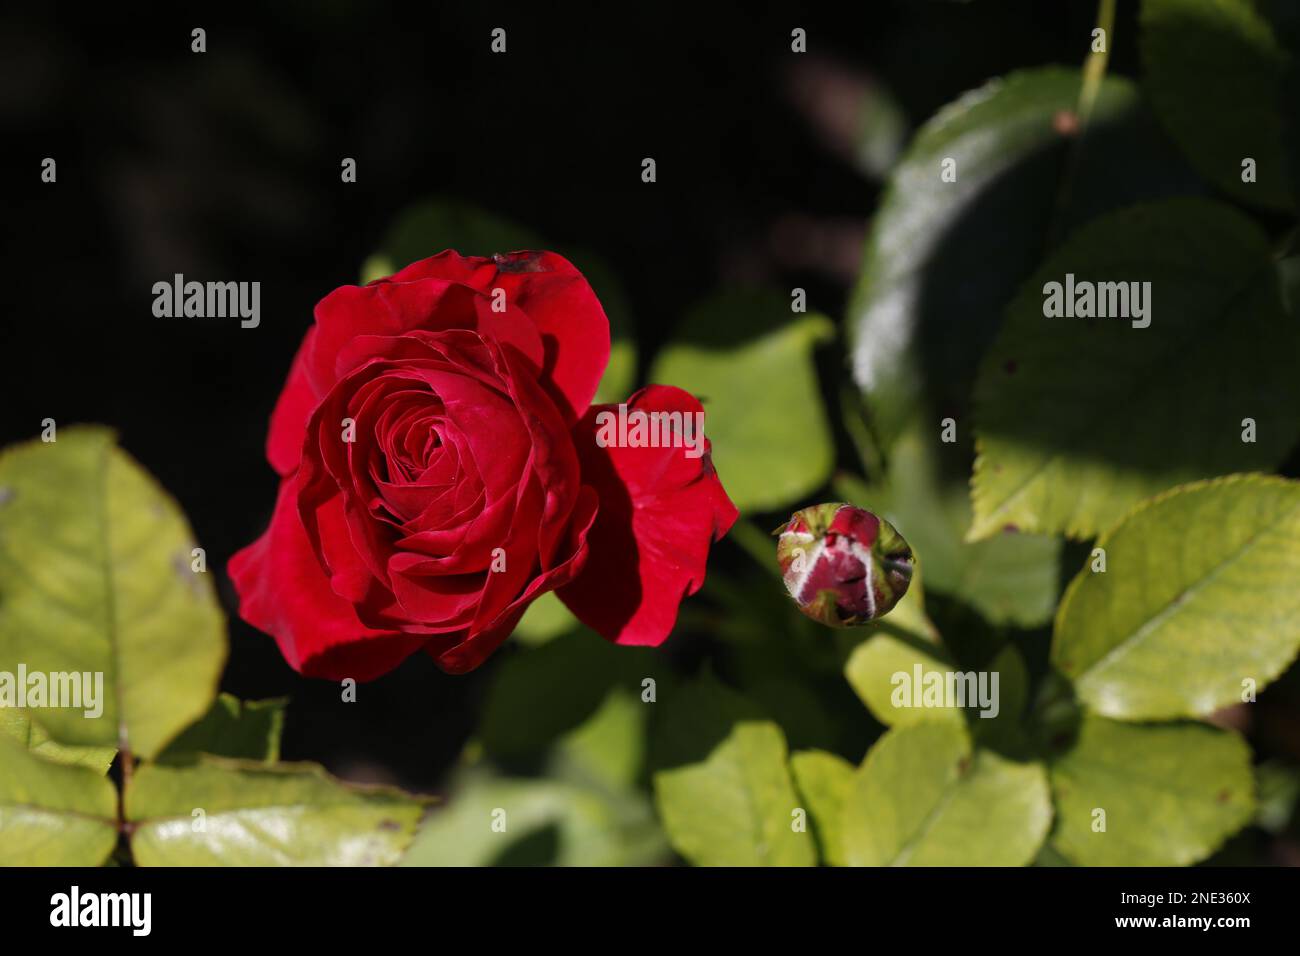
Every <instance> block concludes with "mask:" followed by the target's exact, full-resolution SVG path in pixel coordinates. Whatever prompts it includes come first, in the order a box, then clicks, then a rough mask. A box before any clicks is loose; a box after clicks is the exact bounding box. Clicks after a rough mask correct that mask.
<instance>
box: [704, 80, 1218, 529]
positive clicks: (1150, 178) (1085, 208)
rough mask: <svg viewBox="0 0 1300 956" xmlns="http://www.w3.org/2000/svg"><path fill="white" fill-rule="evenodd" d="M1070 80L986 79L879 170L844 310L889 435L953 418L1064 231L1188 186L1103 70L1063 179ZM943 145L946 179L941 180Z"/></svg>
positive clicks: (1133, 102)
mask: <svg viewBox="0 0 1300 956" xmlns="http://www.w3.org/2000/svg"><path fill="white" fill-rule="evenodd" d="M1079 86H1080V80H1079V72H1078V71H1077V70H1066V69H1060V68H1056V67H1049V68H1045V69H1035V70H1024V71H1020V72H1016V73H1012V74H1011V75H1009V76H1006V77H1004V78H1001V79H997V80H993V81H991V82H989V83H988V84H986V85H985V86H983V87H982V88H980V89H979V90H976V91H974V92H971V93H967V94H965V95H964V96H962V97H960V98H959V99H958V100H956V101H955V102H954V103H951V104H949V105H948V106H946V107H944V108H943V109H942V110H940V111H939V112H938V113H937V114H936V115H935V116H934V117H933V118H932V119H931V120H930V121H929V122H928V123H926V125H925V126H924V127H923V128H922V129H921V130H920V131H919V132H918V133H917V135H916V138H915V139H914V140H913V142H912V144H911V146H910V147H909V148H908V150H907V153H906V154H905V155H904V157H903V159H902V161H901V162H900V163H899V164H898V166H897V167H896V168H895V170H894V172H893V175H892V176H891V177H890V180H889V184H888V186H887V188H886V192H885V196H884V198H883V200H882V202H881V206H880V209H879V211H878V213H877V214H876V217H875V220H874V223H873V225H872V229H871V234H870V236H869V237H868V241H867V248H866V257H865V261H864V264H863V270H862V275H861V278H860V279H859V282H858V285H857V287H856V288H855V289H854V292H853V294H852V297H851V299H850V302H849V307H848V313H847V329H848V335H849V342H850V347H851V351H852V364H853V374H854V379H855V380H856V381H857V383H858V385H859V386H860V387H861V389H862V391H863V393H864V394H865V396H866V398H867V401H868V405H869V407H870V410H871V414H872V419H873V422H874V424H875V426H876V429H877V431H878V433H879V435H880V437H881V438H882V439H883V441H884V444H885V446H886V448H887V447H888V445H890V444H891V443H892V441H893V439H894V438H895V437H897V435H898V434H899V432H900V431H901V429H902V428H903V426H904V425H905V424H907V422H909V421H910V420H911V419H912V418H914V417H915V416H916V415H917V414H918V413H920V414H921V417H922V418H923V419H924V420H925V421H927V422H930V421H934V422H937V421H938V420H939V419H940V418H941V417H943V416H947V415H951V416H953V417H954V418H955V419H956V420H957V422H958V423H959V425H960V426H961V427H963V428H964V427H965V424H966V421H967V419H968V417H969V416H968V409H969V400H970V391H971V385H972V384H973V382H974V378H975V373H976V369H977V367H978V362H979V358H980V356H981V355H983V354H984V351H985V349H986V347H987V345H988V343H989V342H990V341H991V340H992V339H993V336H994V334H995V333H996V332H997V329H998V326H999V324H1000V323H1001V320H1002V312H1003V308H1004V306H1005V304H1006V302H1007V301H1008V300H1009V299H1010V298H1011V296H1012V295H1013V294H1014V293H1015V290H1016V289H1017V287H1019V285H1020V283H1021V282H1022V281H1023V280H1024V278H1025V276H1027V275H1029V273H1030V272H1031V271H1032V270H1033V268H1034V266H1035V265H1037V264H1038V263H1039V262H1040V261H1041V260H1042V256H1043V250H1044V248H1050V247H1051V244H1052V242H1053V241H1054V239H1055V236H1056V235H1057V234H1058V233H1059V232H1060V231H1061V230H1066V229H1069V228H1071V227H1072V226H1074V225H1077V224H1078V223H1081V222H1084V221H1086V220H1087V219H1089V218H1091V217H1092V216H1095V215H1097V214H1098V213H1101V212H1104V211H1106V210H1108V209H1116V208H1120V207H1122V206H1125V205H1127V204H1129V203H1131V202H1135V201H1138V200H1140V199H1143V198H1152V197H1159V196H1170V195H1186V194H1188V193H1189V192H1194V191H1196V190H1198V189H1199V188H1200V187H1199V185H1198V184H1197V182H1196V179H1195V177H1194V176H1192V175H1191V174H1190V171H1189V170H1187V169H1186V167H1185V164H1184V163H1183V162H1182V161H1181V159H1180V157H1179V156H1178V155H1177V153H1176V152H1175V151H1174V150H1173V148H1172V147H1171V146H1170V145H1169V144H1167V143H1166V142H1165V141H1164V137H1163V136H1161V135H1160V133H1159V130H1158V129H1156V128H1155V124H1154V123H1153V122H1152V121H1151V120H1150V117H1148V116H1147V114H1146V113H1145V111H1144V110H1143V109H1142V106H1141V100H1140V98H1139V96H1138V93H1137V90H1136V88H1135V87H1134V86H1133V84H1131V83H1129V82H1128V81H1127V80H1123V79H1120V78H1115V77H1112V78H1108V79H1106V80H1105V82H1104V83H1103V84H1102V86H1101V89H1100V92H1099V94H1098V97H1097V100H1096V105H1095V108H1094V110H1093V114H1092V120H1091V123H1090V125H1089V127H1088V130H1087V133H1086V143H1084V144H1082V148H1080V149H1078V150H1077V157H1076V161H1077V165H1075V166H1074V167H1073V173H1072V175H1071V176H1070V178H1069V183H1070V185H1069V188H1068V189H1065V188H1063V177H1064V176H1065V173H1066V170H1067V168H1069V160H1068V159H1067V154H1068V153H1069V152H1070V151H1071V150H1072V149H1073V148H1074V147H1075V146H1076V145H1079V144H1078V141H1077V139H1076V138H1075V137H1074V136H1073V135H1071V134H1069V133H1068V132H1062V131H1061V130H1068V128H1069V124H1068V123H1062V122H1060V119H1061V118H1063V117H1064V118H1068V117H1069V116H1070V115H1071V114H1072V113H1073V111H1074V109H1075V108H1076V104H1077V102H1078V99H1079ZM945 159H952V160H954V161H955V163H956V177H957V178H956V181H955V182H944V181H943V180H942V179H941V178H940V176H941V172H942V165H941V164H942V163H943V161H944V160H945ZM994 251H995V254H994ZM723 477H724V478H725V477H727V476H726V473H725V472H724V473H723ZM904 533H906V532H904Z"/></svg>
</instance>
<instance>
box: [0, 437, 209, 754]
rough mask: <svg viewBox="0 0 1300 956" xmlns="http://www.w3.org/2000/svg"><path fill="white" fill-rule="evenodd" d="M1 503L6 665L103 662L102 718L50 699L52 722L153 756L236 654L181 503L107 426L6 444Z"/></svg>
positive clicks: (73, 738) (80, 739) (201, 706)
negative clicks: (195, 562) (195, 566)
mask: <svg viewBox="0 0 1300 956" xmlns="http://www.w3.org/2000/svg"><path fill="white" fill-rule="evenodd" d="M0 501H3V502H4V503H3V504H0V594H2V595H3V600H2V601H0V671H9V672H16V671H17V667H18V664H19V663H25V664H26V666H27V670H28V672H29V673H30V672H34V671H35V672H42V673H47V674H49V673H68V672H77V673H91V674H102V675H103V696H104V698H105V700H104V701H103V714H102V715H101V716H100V717H99V718H98V719H96V718H92V717H86V716H84V712H83V709H74V708H62V709H60V708H46V709H44V710H42V712H41V715H40V722H41V724H42V726H44V727H45V729H46V730H48V731H49V732H50V735H51V736H52V737H53V738H54V739H56V740H58V741H59V742H60V743H66V744H79V745H92V746H121V747H124V748H129V749H130V750H131V751H133V752H134V753H136V754H138V755H140V756H142V757H152V756H153V755H154V754H155V753H157V752H158V751H159V750H160V749H161V748H162V746H163V745H164V744H165V743H167V741H168V740H170V739H171V738H172V737H173V736H175V735H176V734H177V733H178V732H179V731H180V730H182V729H183V728H184V727H186V726H187V725H188V724H190V723H192V722H193V721H194V720H196V719H197V718H198V717H199V716H201V715H202V714H203V713H204V711H206V710H207V708H208V705H209V704H210V703H211V702H212V700H213V698H214V697H215V696H216V692H217V680H218V678H219V677H220V674H221V668H222V664H223V662H224V660H225V656H226V638H225V618H224V615H223V614H222V612H221V609H220V607H219V606H218V604H217V600H216V593H215V588H214V587H213V584H212V576H211V574H208V573H202V574H200V573H196V572H194V571H192V570H191V561H192V557H191V549H192V548H193V547H194V536H193V533H192V532H191V531H190V529H189V526H188V525H187V523H186V521H185V516H184V514H182V512H181V510H180V508H179V507H178V506H177V505H176V503H175V502H174V501H172V499H171V498H169V497H168V496H167V494H166V493H165V492H164V491H163V490H162V489H161V488H159V487H158V485H157V483H156V482H154V480H153V479H152V478H151V477H150V476H149V475H148V474H147V473H146V472H145V471H144V470H143V469H142V468H140V466H139V465H137V464H136V463H135V462H134V461H133V460H132V459H131V458H130V457H129V456H127V455H126V454H125V453H124V452H122V451H120V450H118V449H117V448H115V447H114V445H113V435H112V432H110V431H109V430H107V429H105V428H99V427H80V428H78V427H68V428H63V429H60V430H59V433H58V441H56V442H51V443H49V444H46V443H44V442H40V441H33V442H28V443H26V444H23V445H18V446H15V447H13V448H10V449H8V450H6V451H5V452H4V454H3V455H0ZM119 738H120V740H119Z"/></svg>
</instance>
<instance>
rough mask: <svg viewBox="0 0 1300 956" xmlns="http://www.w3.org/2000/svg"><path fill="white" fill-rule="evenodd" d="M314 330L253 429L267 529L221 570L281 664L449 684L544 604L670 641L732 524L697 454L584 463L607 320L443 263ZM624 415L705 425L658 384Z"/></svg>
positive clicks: (511, 267)
mask: <svg viewBox="0 0 1300 956" xmlns="http://www.w3.org/2000/svg"><path fill="white" fill-rule="evenodd" d="M498 290H499V291H498ZM315 319H316V321H315V325H314V326H313V327H312V328H310V329H309V330H308V331H307V335H306V337H305V338H304V339H303V342H302V345H301V346H300V347H299V349H298V354H297V356H296V357H295V358H294V360H293V365H292V367H291V368H290V370H289V378H288V381H287V382H286V383H285V386H284V391H283V392H282V393H281V395H280V398H279V401H278V403H277V404H276V407H275V410H274V412H273V413H272V415H271V427H270V433H269V435H268V438H267V457H268V458H269V460H270V463H271V465H272V467H273V468H275V470H276V471H277V472H278V473H279V475H280V489H279V495H278V497H277V500H276V505H275V511H274V514H273V515H272V517H271V522H270V527H268V528H267V530H266V532H265V533H264V534H263V535H262V536H261V537H260V538H259V539H258V540H257V541H255V542H254V543H253V544H251V545H249V546H248V547H246V548H244V549H243V550H242V551H240V552H239V553H238V554H236V555H235V556H234V557H233V558H232V559H231V561H230V567H229V570H230V576H231V578H232V579H233V580H234V584H235V588H236V590H237V591H238V592H239V599H240V608H239V613H240V616H241V617H243V618H244V620H246V621H248V623H250V624H252V625H253V626H254V627H257V628H259V629H261V630H263V631H266V632H268V633H269V634H271V635H273V636H274V637H275V639H276V641H277V643H278V644H279V646H280V650H281V652H282V653H283V654H284V656H285V659H286V660H287V661H288V662H289V664H290V665H292V666H293V667H294V668H295V669H296V670H298V671H300V672H301V673H303V674H306V675H309V676H313V677H324V678H330V679H333V680H340V679H343V678H347V677H351V678H355V679H357V680H369V679H372V678H375V677H378V676H380V675H381V674H384V673H386V672H387V671H389V670H391V669H392V668H394V667H395V666H397V664H399V663H400V662H401V661H402V660H404V659H405V658H406V657H408V656H409V655H410V654H413V653H415V652H416V651H420V650H423V651H426V652H427V653H429V654H430V655H432V656H433V658H434V660H435V661H437V663H438V666H439V667H441V668H442V669H443V670H445V671H449V672H453V673H459V672H463V671H468V670H471V669H472V668H474V667H477V666H478V665H479V664H481V663H482V662H483V661H484V660H485V659H486V658H487V656H488V655H489V654H491V653H492V652H493V651H494V650H496V648H497V647H499V646H500V645H501V643H502V642H503V641H504V640H505V639H506V638H507V637H508V636H509V635H510V632H511V631H512V630H513V629H514V627H515V625H516V624H517V623H518V622H519V619H520V617H522V615H523V613H524V610H525V609H526V608H527V607H528V605H529V604H530V603H531V602H532V601H534V600H536V599H537V598H538V597H540V596H541V595H542V594H545V593H546V592H547V591H555V592H556V593H557V594H558V595H559V597H560V599H561V600H562V601H563V602H564V603H565V604H566V605H568V607H569V608H570V610H572V611H573V613H574V614H575V615H576V616H577V617H578V618H579V619H580V620H582V621H583V622H584V623H586V624H587V625H589V626H590V627H591V628H593V629H594V630H596V631H598V632H599V633H600V634H602V635H603V636H604V637H606V638H608V639H609V640H611V641H615V642H617V643H619V644H650V645H657V644H659V643H661V642H662V641H663V640H664V639H665V638H666V637H667V636H668V633H669V631H670V630H672V627H673V624H674V622H675V621H676V618H677V608H678V605H679V603H680V602H681V600H682V598H683V597H685V596H686V595H688V594H694V593H695V592H696V591H698V590H699V588H700V586H701V584H702V583H703V581H704V570H705V563H706V561H707V558H708V553H709V546H710V544H711V543H712V542H714V541H716V540H718V539H719V538H720V537H721V536H722V535H723V534H725V533H726V532H727V530H728V529H729V528H730V527H731V525H732V523H733V522H734V521H735V520H736V515H737V513H736V508H735V506H734V505H732V503H731V501H730V499H728V497H727V494H726V492H725V491H724V490H723V488H722V485H721V484H720V482H719V481H718V476H717V474H716V472H715V471H714V469H713V465H712V463H711V461H710V456H709V454H708V444H707V442H706V443H705V454H704V455H703V456H694V457H692V456H690V455H688V454H687V453H686V452H687V451H688V450H689V449H687V448H684V447H680V446H678V447H648V448H628V447H601V446H600V445H599V444H598V443H597V441H596V439H595V435H596V424H595V421H596V415H597V414H598V413H599V412H601V411H603V410H605V409H611V410H612V409H614V408H615V407H616V406H593V405H591V400H592V398H593V397H594V395H595V393H596V387H597V385H598V384H599V382H600V378H601V375H602V374H603V373H604V371H605V366H606V364H607V362H608V361H609V321H608V320H607V319H606V317H605V313H604V311H603V310H602V309H601V306H600V303H599V302H598V301H597V300H596V296H595V294H594V293H593V292H592V290H591V287H590V286H589V285H588V284H587V281H586V280H585V279H584V278H583V277H582V275H581V274H580V273H579V272H578V270H577V269H575V268H574V267H573V266H572V265H571V264H570V263H569V262H567V261H566V260H565V259H563V258H561V257H560V256H558V255H555V254H554V253H550V252H518V253H513V254H511V255H498V256H493V257H491V258H475V257H465V256H461V255H458V254H457V253H455V252H452V251H447V252H443V253H442V254H440V255H437V256H434V257H433V258H431V259H425V260H423V261H421V262H416V263H413V264H411V265H409V266H407V267H406V268H405V269H402V270H401V271H400V272H398V273H397V274H396V275H394V276H391V277H390V278H387V279H380V280H378V281H375V282H372V283H370V284H369V285H366V286H343V287H342V288H339V289H336V290H334V291H333V292H331V293H330V294H329V295H327V296H326V297H325V298H324V299H323V300H321V302H320V303H319V304H318V305H317V306H316V312H315ZM627 405H628V411H629V412H630V411H634V410H641V411H645V412H656V411H665V412H682V413H685V414H684V415H683V418H685V415H686V414H691V413H696V412H702V408H701V406H700V404H699V402H698V401H696V400H695V399H694V398H693V397H692V396H690V395H688V394H687V393H686V392H683V391H682V390H680V389H677V388H671V387H666V386H660V385H652V386H649V387H648V388H645V389H642V390H641V391H639V392H637V393H636V394H635V395H633V396H632V397H631V398H629V399H628V401H627Z"/></svg>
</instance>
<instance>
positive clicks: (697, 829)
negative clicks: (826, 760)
mask: <svg viewBox="0 0 1300 956" xmlns="http://www.w3.org/2000/svg"><path fill="white" fill-rule="evenodd" d="M654 788H655V802H656V804H657V805H658V807H659V815H660V818H661V819H662V820H663V824H664V829H665V830H667V832H668V839H669V842H671V843H672V845H673V848H674V849H676V850H677V852H678V853H680V854H681V855H682V856H684V857H686V859H688V860H689V861H691V862H692V863H694V864H695V865H696V866H812V865H813V864H815V863H816V862H817V858H816V850H815V848H814V846H813V842H812V834H811V833H809V832H808V831H807V829H806V828H804V829H802V830H800V829H797V828H796V827H795V826H794V824H795V823H796V811H797V810H798V809H800V807H799V798H798V797H797V796H796V795H795V792H794V785H793V783H792V782H791V780H790V771H789V769H788V768H787V766H786V744H785V737H784V735H783V734H782V733H781V729H780V728H779V727H777V726H776V724H772V723H767V722H743V723H740V724H737V725H736V726H735V728H734V729H733V730H732V732H731V734H730V735H729V736H728V737H727V739H726V740H724V741H723V742H722V743H721V744H720V745H718V747H717V748H716V749H715V750H714V751H713V752H712V753H711V754H710V755H709V757H708V759H706V760H705V761H704V762H703V763H698V764H689V765H687V766H685V767H680V768H678V769H676V770H665V771H661V772H660V773H658V774H656V775H655V778H654Z"/></svg>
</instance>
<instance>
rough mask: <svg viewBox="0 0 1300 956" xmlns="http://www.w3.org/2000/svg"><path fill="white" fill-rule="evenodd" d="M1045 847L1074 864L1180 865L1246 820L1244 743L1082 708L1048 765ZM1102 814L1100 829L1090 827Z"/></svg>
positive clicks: (1201, 729) (1248, 783) (1208, 731)
mask: <svg viewBox="0 0 1300 956" xmlns="http://www.w3.org/2000/svg"><path fill="white" fill-rule="evenodd" d="M1051 777H1052V791H1053V794H1054V796H1055V799H1056V819H1057V824H1056V829H1055V830H1054V831H1053V834H1052V841H1051V842H1052V845H1053V846H1054V847H1055V848H1056V849H1057V850H1058V851H1059V852H1060V853H1061V854H1062V855H1063V856H1065V858H1066V859H1068V860H1069V861H1070V862H1072V863H1075V864H1077V865H1080V866H1186V865H1188V864H1191V863H1195V862H1197V861H1198V860H1203V859H1205V858H1206V857H1207V856H1209V855H1210V854H1211V853H1213V852H1214V850H1215V849H1216V848H1217V847H1218V846H1219V845H1220V844H1221V843H1222V842H1223V841H1224V840H1225V839H1227V838H1228V837H1229V836H1230V835H1232V834H1233V833H1235V832H1236V831H1237V830H1239V829H1240V828H1241V827H1243V826H1245V824H1246V823H1248V822H1249V821H1250V818H1251V814H1252V813H1253V811H1254V798H1253V796H1252V792H1251V791H1252V787H1253V782H1252V779H1251V773H1250V750H1249V748H1248V747H1247V746H1246V744H1245V743H1244V742H1243V741H1242V739H1241V738H1240V737H1238V736H1237V735H1236V734H1234V733H1231V732H1229V731H1224V730H1218V729H1216V728H1214V727H1210V726H1207V725H1205V724H1196V723H1178V724H1125V723H1120V722H1117V721H1113V720H1107V719H1106V718H1104V717H1097V716H1092V715H1086V716H1085V717H1084V719H1083V722H1082V725H1081V726H1080V728H1079V736H1078V740H1077V742H1076V743H1075V744H1074V747H1073V748H1072V749H1071V750H1070V751H1069V752H1068V753H1066V754H1065V755H1064V756H1063V757H1060V758H1058V759H1057V760H1055V761H1054V762H1053V763H1052V765H1051ZM1099 810H1101V811H1105V817H1104V825H1105V831H1104V832H1099V831H1098V830H1097V829H1095V828H1096V827H1098V826H1100V825H1101V821H1102V819H1103V818H1102V817H1101V815H1100V814H1099V813H1097V812H1096V811H1099Z"/></svg>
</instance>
